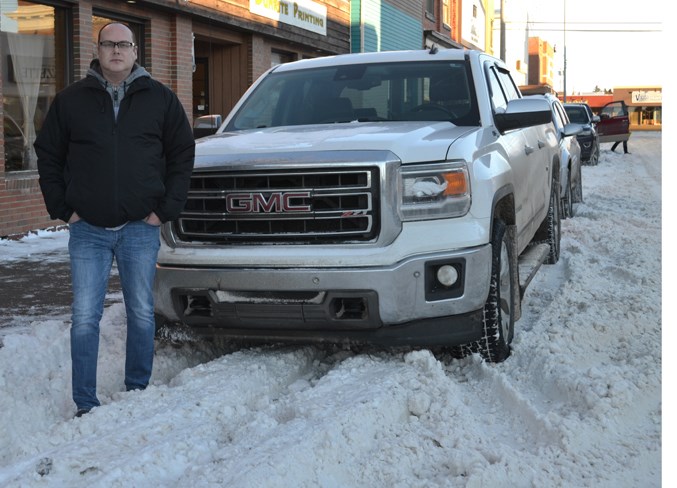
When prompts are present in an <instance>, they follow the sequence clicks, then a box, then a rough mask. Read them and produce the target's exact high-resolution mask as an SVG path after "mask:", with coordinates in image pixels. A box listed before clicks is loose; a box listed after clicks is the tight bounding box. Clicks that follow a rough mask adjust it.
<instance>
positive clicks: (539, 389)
mask: <svg viewBox="0 0 677 488" xmlns="http://www.w3.org/2000/svg"><path fill="white" fill-rule="evenodd" d="M629 146H630V151H631V152H632V154H630V155H623V154H614V153H611V152H610V151H609V147H610V146H609V145H605V147H604V148H603V151H602V156H601V161H600V163H599V165H598V166H595V167H587V166H586V167H584V168H583V190H584V198H585V203H583V204H580V205H578V206H577V208H576V216H575V217H574V218H573V219H569V220H566V221H564V222H563V226H562V234H563V239H562V256H561V259H560V262H559V263H558V264H557V265H554V266H547V267H544V268H543V269H542V270H541V271H540V272H539V274H538V275H537V276H536V278H535V279H534V282H533V283H532V284H531V286H530V288H529V290H528V292H527V295H526V299H525V302H524V310H525V314H524V316H523V317H522V319H521V320H520V321H519V322H518V324H517V328H516V335H515V340H514V343H513V354H512V356H511V357H510V358H508V360H507V361H505V362H504V363H501V364H486V363H483V362H482V361H481V360H480V358H479V357H468V358H465V359H461V360H459V359H452V358H451V357H447V356H445V355H443V354H438V355H437V356H436V355H434V354H432V353H431V352H430V351H426V350H423V351H409V352H406V351H390V352H386V351H374V350H341V349H332V348H327V347H325V348H322V347H314V346H306V347H299V346H294V347H290V346H269V347H268V346H267V347H252V348H244V347H240V348H237V347H234V346H228V345H215V344H207V343H200V342H191V341H183V342H181V343H177V342H176V341H174V342H170V341H166V342H165V341H162V342H159V343H158V345H157V353H156V362H155V369H154V374H153V378H152V384H151V386H150V387H149V388H148V389H147V390H145V391H143V392H130V393H126V392H123V391H124V385H123V368H124V337H125V326H124V324H125V315H124V314H125V312H124V306H123V305H122V304H121V303H119V302H115V303H112V304H110V305H109V306H107V308H106V311H105V314H104V317H103V320H102V325H101V329H102V340H101V347H100V359H99V398H100V399H101V401H102V403H103V405H102V406H101V407H99V408H97V409H95V410H93V411H92V412H91V413H90V414H88V415H85V416H84V417H82V418H78V419H74V418H73V414H74V406H73V404H72V401H71V399H70V356H69V331H68V327H69V323H68V317H64V316H51V315H48V314H45V315H43V316H40V315H37V316H33V317H31V320H30V322H29V323H28V325H26V320H25V318H26V316H25V315H24V316H23V320H20V318H17V322H18V326H16V327H12V326H11V324H10V325H8V326H6V327H3V329H1V330H2V335H0V341H1V342H0V371H2V376H1V377H0V486H3V487H4V486H9V487H14V486H17V487H43V486H57V487H61V486H68V487H85V486H87V487H91V486H94V487H106V488H108V487H144V486H152V485H155V486H162V487H174V486H175V487H185V486H191V487H211V486H214V487H216V486H219V487H221V486H227V487H285V488H288V487H367V486H368V487H402V488H405V487H406V488H410V487H437V486H440V487H485V486H514V487H522V486H523V487H531V486H538V487H552V486H558V487H614V488H616V487H633V488H634V487H638V486H641V487H658V486H661V424H662V403H661V135H660V133H635V134H633V136H632V138H631V139H630V144H629ZM32 239H33V240H32V241H31V244H32V246H33V247H32V249H33V250H32V254H31V256H29V257H26V256H22V255H21V252H20V251H17V249H19V250H20V249H21V246H22V245H23V244H25V242H13V241H0V266H6V265H8V263H11V262H14V261H16V260H22V259H34V260H38V261H39V260H40V252H39V249H38V250H36V249H35V246H36V245H37V246H38V247H39V243H40V239H43V240H44V241H50V242H51V243H50V244H49V246H48V247H49V250H50V251H49V252H51V250H52V249H53V247H54V246H53V242H54V239H61V240H62V241H63V246H62V248H63V249H64V252H65V246H66V242H67V234H66V233H65V232H62V233H61V234H59V235H57V236H54V235H52V236H49V237H47V236H45V235H38V236H37V237H36V236H34V237H33V238H32ZM36 243H37V244H36ZM45 252H48V251H45ZM2 256H4V257H2ZM43 279H44V281H46V282H49V281H50V280H51V279H52V278H51V277H50V276H49V275H45V276H44V277H43ZM41 293H45V292H44V290H43V291H41ZM40 298H41V297H39V296H37V297H35V299H36V300H40ZM26 313H28V312H26Z"/></svg>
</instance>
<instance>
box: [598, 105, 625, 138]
mask: <svg viewBox="0 0 677 488" xmlns="http://www.w3.org/2000/svg"><path fill="white" fill-rule="evenodd" d="M597 134H599V142H600V143H602V142H617V141H621V142H622V141H627V140H628V139H629V138H630V118H629V117H628V106H627V105H626V104H625V102H624V101H622V100H617V101H615V102H609V103H607V104H606V105H604V107H602V110H601V111H600V113H599V122H598V123H597Z"/></svg>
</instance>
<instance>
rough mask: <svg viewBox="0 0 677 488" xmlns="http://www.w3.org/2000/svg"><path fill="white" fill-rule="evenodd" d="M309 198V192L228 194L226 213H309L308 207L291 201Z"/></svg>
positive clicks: (309, 208)
mask: <svg viewBox="0 0 677 488" xmlns="http://www.w3.org/2000/svg"><path fill="white" fill-rule="evenodd" d="M303 198H310V192H308V191H302V192H289V193H271V194H270V195H269V196H268V197H266V196H265V195H264V194H263V193H230V194H228V195H226V211H227V212H229V213H271V212H310V210H311V207H310V205H306V204H303V203H300V204H294V203H293V201H292V200H296V199H303Z"/></svg>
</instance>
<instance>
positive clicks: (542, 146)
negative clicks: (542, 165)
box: [538, 139, 545, 149]
mask: <svg viewBox="0 0 677 488" xmlns="http://www.w3.org/2000/svg"><path fill="white" fill-rule="evenodd" d="M544 147H545V142H543V141H541V140H540V139H539V140H538V149H543V148H544Z"/></svg>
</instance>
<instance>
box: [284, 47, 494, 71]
mask: <svg viewBox="0 0 677 488" xmlns="http://www.w3.org/2000/svg"><path fill="white" fill-rule="evenodd" d="M480 55H485V56H488V55H487V54H486V53H484V52H482V51H477V50H474V49H439V50H436V51H435V50H432V51H431V50H430V49H418V50H410V51H384V52H377V53H353V54H338V55H335V56H323V57H319V58H313V59H303V60H300V61H293V62H290V63H284V64H280V65H278V66H276V67H275V68H274V69H273V70H274V71H279V72H282V71H293V70H298V69H308V68H320V67H326V66H339V65H354V64H366V63H397V62H403V61H431V60H440V61H441V60H449V61H459V60H463V59H465V57H466V56H469V57H471V58H472V57H479V56H480ZM497 61H499V62H500V60H497Z"/></svg>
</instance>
